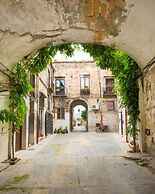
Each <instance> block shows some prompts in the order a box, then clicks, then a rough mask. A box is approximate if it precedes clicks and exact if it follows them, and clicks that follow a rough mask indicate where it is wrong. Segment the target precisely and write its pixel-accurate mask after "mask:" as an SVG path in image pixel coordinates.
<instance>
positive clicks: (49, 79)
mask: <svg viewBox="0 0 155 194" xmlns="http://www.w3.org/2000/svg"><path fill="white" fill-rule="evenodd" d="M47 79H48V80H47V83H48V86H51V73H50V70H49V69H48V76H47Z"/></svg>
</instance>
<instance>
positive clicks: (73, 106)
mask: <svg viewBox="0 0 155 194" xmlns="http://www.w3.org/2000/svg"><path fill="white" fill-rule="evenodd" d="M77 105H81V106H83V107H84V108H85V109H86V111H87V120H86V131H88V105H87V103H86V102H85V101H84V100H83V99H76V100H73V101H72V102H71V104H70V131H72V130H73V109H74V108H75V107H76V106H77Z"/></svg>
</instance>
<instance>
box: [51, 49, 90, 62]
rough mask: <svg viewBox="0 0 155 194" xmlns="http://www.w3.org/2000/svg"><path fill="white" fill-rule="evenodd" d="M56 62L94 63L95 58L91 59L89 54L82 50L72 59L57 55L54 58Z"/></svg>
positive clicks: (78, 50) (77, 51)
mask: <svg viewBox="0 0 155 194" xmlns="http://www.w3.org/2000/svg"><path fill="white" fill-rule="evenodd" d="M54 60H55V61H92V60H93V58H92V57H90V55H89V53H86V52H84V51H83V50H82V48H79V49H76V50H75V52H74V55H73V56H72V57H66V56H65V55H62V54H60V52H58V53H57V55H56V56H55V58H54Z"/></svg>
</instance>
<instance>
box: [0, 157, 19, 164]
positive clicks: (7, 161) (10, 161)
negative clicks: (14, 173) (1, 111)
mask: <svg viewBox="0 0 155 194" xmlns="http://www.w3.org/2000/svg"><path fill="white" fill-rule="evenodd" d="M19 161H20V158H16V159H15V160H11V159H8V160H5V161H4V162H3V163H9V164H10V165H15V164H16V163H17V162H19Z"/></svg>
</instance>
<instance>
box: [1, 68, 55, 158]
mask: <svg viewBox="0 0 155 194" xmlns="http://www.w3.org/2000/svg"><path fill="white" fill-rule="evenodd" d="M29 78H30V83H31V85H32V87H33V88H34V91H33V92H31V93H30V94H29V96H28V97H27V98H26V99H25V103H26V105H27V114H26V115H25V119H24V124H23V126H22V127H21V129H20V131H19V132H16V133H15V137H14V139H15V151H19V150H22V149H27V148H28V147H29V146H31V145H34V144H37V143H38V142H39V141H40V140H41V139H43V138H45V137H46V135H47V134H51V133H52V132H53V92H54V68H53V66H52V65H49V66H48V67H47V68H46V69H45V70H44V71H43V72H41V73H39V74H38V75H30V76H29ZM3 90H4V88H3ZM6 96H8V92H7V91H1V95H0V103H1V104H2V102H3V101H4V100H5V104H6V106H7V103H8V102H7V98H6ZM3 108H5V107H2V106H1V107H0V109H3ZM7 128H8V125H7V124H5V123H1V129H0V145H1V146H0V161H4V160H5V159H7V158H8V156H9V153H10V146H9V144H10V133H9V131H8V130H7Z"/></svg>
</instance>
